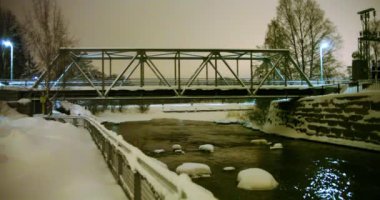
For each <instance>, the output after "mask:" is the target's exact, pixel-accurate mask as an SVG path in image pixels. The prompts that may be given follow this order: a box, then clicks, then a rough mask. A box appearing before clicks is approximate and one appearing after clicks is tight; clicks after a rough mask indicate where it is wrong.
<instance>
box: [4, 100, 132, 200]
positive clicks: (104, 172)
mask: <svg viewBox="0 0 380 200" xmlns="http://www.w3.org/2000/svg"><path fill="white" fill-rule="evenodd" d="M0 177H1V178H0V199H4V200H5V199H20V200H22V199H39V200H44V199H46V200H50V199H99V200H100V199H125V198H126V197H125V194H124V193H123V191H122V189H121V188H120V187H119V186H118V185H117V183H116V181H115V180H114V178H113V176H112V175H111V173H110V171H109V169H108V167H107V165H106V163H105V162H104V160H103V158H102V156H101V154H100V152H99V150H98V149H97V148H96V146H95V144H94V142H93V141H92V139H91V137H90V135H89V134H88V132H87V131H86V130H85V129H82V128H77V127H75V126H73V125H71V124H64V123H60V122H55V121H46V120H44V119H43V118H39V117H33V118H32V117H27V116H24V115H21V114H19V113H17V112H16V111H14V110H13V109H11V108H9V107H8V106H7V105H6V104H5V103H4V102H0Z"/></svg>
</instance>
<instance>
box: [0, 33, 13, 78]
mask: <svg viewBox="0 0 380 200" xmlns="http://www.w3.org/2000/svg"><path fill="white" fill-rule="evenodd" d="M2 44H3V45H4V46H5V47H10V48H11V73H10V79H11V81H13V44H12V42H11V41H9V40H3V42H2Z"/></svg>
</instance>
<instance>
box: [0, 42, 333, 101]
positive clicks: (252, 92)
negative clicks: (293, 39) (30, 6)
mask: <svg viewBox="0 0 380 200" xmlns="http://www.w3.org/2000/svg"><path fill="white" fill-rule="evenodd" d="M58 68H60V69H61V71H62V73H60V74H58V75H55V77H57V78H56V79H55V80H52V78H49V77H52V75H51V74H52V73H53V71H57V70H56V69H58ZM93 69H98V70H97V71H94V70H93ZM258 70H261V73H260V75H257V74H259V73H257V72H258ZM290 71H292V72H293V79H292V78H291V76H290V75H289V74H290V73H289V72H290ZM294 72H295V73H294ZM294 74H296V76H294ZM46 80H50V81H46ZM11 85H12V84H11ZM5 88H8V87H5ZM46 88H49V91H50V93H51V94H50V95H51V96H52V95H54V96H55V97H56V98H58V99H134V100H136V99H137V100H138V99H153V100H154V99H219V98H221V99H245V98H257V97H302V96H310V95H320V94H325V93H328V92H335V91H336V87H335V86H331V85H330V86H329V85H323V84H320V83H316V82H313V81H310V80H309V79H308V78H307V76H306V75H305V74H304V73H303V72H302V70H301V69H300V68H298V67H297V65H296V63H295V61H294V60H293V59H292V58H291V56H290V54H289V51H288V50H281V49H280V50H271V49H266V50H260V49H123V48H110V49H105V48H61V49H60V53H59V55H58V56H57V57H56V58H55V59H54V61H53V62H52V63H51V65H50V66H49V68H48V70H47V71H46V72H44V73H43V74H42V76H41V77H40V78H39V79H38V80H36V81H34V82H33V84H30V83H27V82H25V84H24V87H18V89H17V90H16V91H17V92H18V94H17V95H18V98H24V97H26V96H27V95H28V94H29V95H30V94H32V96H34V97H36V96H38V95H39V94H40V92H41V91H43V90H45V89H46ZM1 90H3V93H4V90H6V89H4V88H3V89H1ZM1 90H0V91H1ZM12 91H15V89H14V88H13V90H12ZM8 92H9V91H8ZM10 93H12V92H10Z"/></svg>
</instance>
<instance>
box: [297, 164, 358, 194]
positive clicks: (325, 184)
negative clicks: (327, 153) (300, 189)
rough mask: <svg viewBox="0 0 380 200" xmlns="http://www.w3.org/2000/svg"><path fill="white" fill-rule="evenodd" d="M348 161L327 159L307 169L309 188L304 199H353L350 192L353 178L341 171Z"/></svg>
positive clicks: (306, 189)
mask: <svg viewBox="0 0 380 200" xmlns="http://www.w3.org/2000/svg"><path fill="white" fill-rule="evenodd" d="M345 162H346V161H344V160H340V159H337V158H325V159H322V160H316V161H314V162H313V166H312V167H311V168H309V169H307V171H308V172H310V174H308V175H307V177H306V178H307V180H308V186H307V187H306V188H305V194H304V195H303V198H304V199H352V192H350V185H351V177H350V176H348V175H347V174H346V173H345V172H343V171H342V170H341V165H342V164H344V163H345Z"/></svg>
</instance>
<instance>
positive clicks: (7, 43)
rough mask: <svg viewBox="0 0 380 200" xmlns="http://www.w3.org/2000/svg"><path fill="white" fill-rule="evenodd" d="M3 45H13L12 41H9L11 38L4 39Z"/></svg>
mask: <svg viewBox="0 0 380 200" xmlns="http://www.w3.org/2000/svg"><path fill="white" fill-rule="evenodd" d="M3 45H4V46H6V47H12V46H13V45H12V42H11V41H9V40H3Z"/></svg>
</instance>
